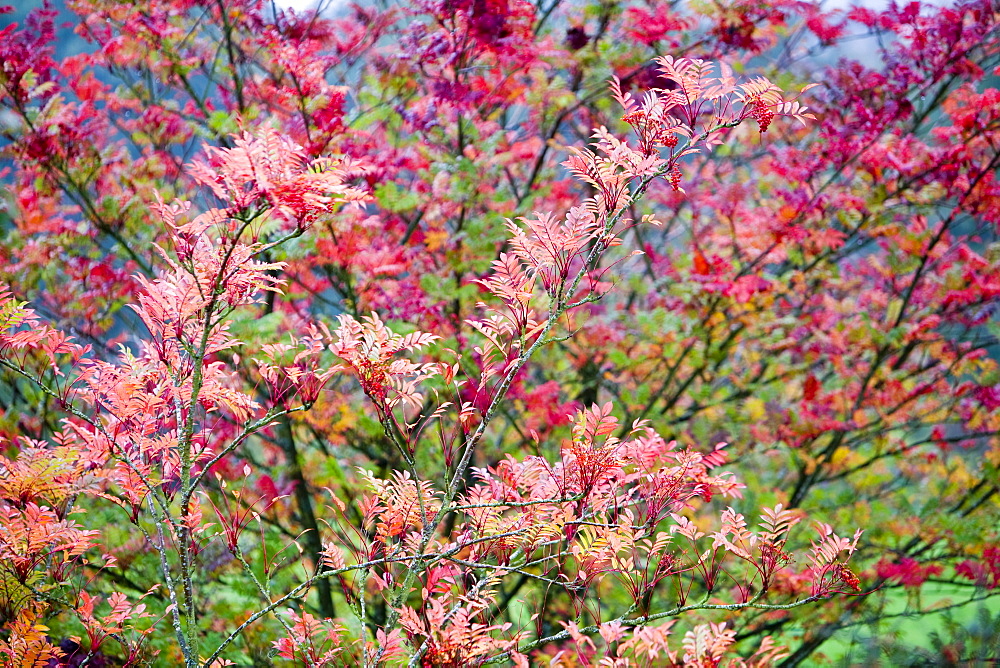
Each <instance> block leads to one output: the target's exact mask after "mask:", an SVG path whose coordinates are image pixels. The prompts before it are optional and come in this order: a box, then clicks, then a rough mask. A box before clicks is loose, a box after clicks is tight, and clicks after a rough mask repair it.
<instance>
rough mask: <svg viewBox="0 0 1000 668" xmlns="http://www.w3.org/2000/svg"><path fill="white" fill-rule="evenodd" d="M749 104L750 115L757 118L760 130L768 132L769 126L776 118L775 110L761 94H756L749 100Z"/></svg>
mask: <svg viewBox="0 0 1000 668" xmlns="http://www.w3.org/2000/svg"><path fill="white" fill-rule="evenodd" d="M747 105H748V106H749V107H750V117H751V118H754V119H756V120H757V123H759V124H760V131H761V132H767V126H769V125H770V124H771V121H772V120H774V110H772V109H771V107H769V106H767V103H766V102H764V100H762V99H761V98H760V96H759V95H754V96H753V97H752V98H750V99H749V100H747Z"/></svg>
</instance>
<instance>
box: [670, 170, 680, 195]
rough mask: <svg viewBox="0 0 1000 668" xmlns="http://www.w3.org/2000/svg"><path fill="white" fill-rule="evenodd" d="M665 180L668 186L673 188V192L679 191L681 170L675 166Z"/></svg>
mask: <svg viewBox="0 0 1000 668" xmlns="http://www.w3.org/2000/svg"><path fill="white" fill-rule="evenodd" d="M667 180H668V181H670V185H671V186H673V188H674V190H680V189H681V170H680V169H678V168H677V167H676V166H675V167H674V168H673V169H671V170H670V173H669V174H667Z"/></svg>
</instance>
